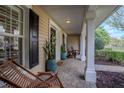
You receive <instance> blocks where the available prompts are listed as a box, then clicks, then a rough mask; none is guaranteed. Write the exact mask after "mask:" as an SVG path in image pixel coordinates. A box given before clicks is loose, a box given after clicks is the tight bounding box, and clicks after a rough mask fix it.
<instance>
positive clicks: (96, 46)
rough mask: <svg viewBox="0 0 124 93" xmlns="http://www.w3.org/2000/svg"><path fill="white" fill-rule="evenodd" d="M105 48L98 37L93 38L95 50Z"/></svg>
mask: <svg viewBox="0 0 124 93" xmlns="http://www.w3.org/2000/svg"><path fill="white" fill-rule="evenodd" d="M104 46H105V44H104V42H103V40H102V39H101V38H100V37H96V38H95V49H97V50H100V49H103V48H104Z"/></svg>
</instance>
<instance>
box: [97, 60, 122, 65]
mask: <svg viewBox="0 0 124 93" xmlns="http://www.w3.org/2000/svg"><path fill="white" fill-rule="evenodd" d="M95 64H99V65H111V66H124V63H121V62H116V61H114V62H112V61H109V60H105V59H104V60H103V59H95Z"/></svg>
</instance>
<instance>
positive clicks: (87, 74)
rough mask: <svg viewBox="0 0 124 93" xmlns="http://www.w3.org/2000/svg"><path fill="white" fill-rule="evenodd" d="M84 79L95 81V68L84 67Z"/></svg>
mask: <svg viewBox="0 0 124 93" xmlns="http://www.w3.org/2000/svg"><path fill="white" fill-rule="evenodd" d="M85 80H86V81H89V82H94V83H96V71H95V69H86V72H85Z"/></svg>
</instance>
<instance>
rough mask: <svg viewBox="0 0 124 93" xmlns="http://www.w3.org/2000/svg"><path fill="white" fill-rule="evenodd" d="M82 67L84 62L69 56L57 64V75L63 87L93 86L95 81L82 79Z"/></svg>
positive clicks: (83, 67)
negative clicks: (59, 64)
mask: <svg viewBox="0 0 124 93" xmlns="http://www.w3.org/2000/svg"><path fill="white" fill-rule="evenodd" d="M84 69H85V63H84V62H82V61H80V60H78V59H73V58H69V59H67V60H65V61H64V62H63V64H62V65H61V66H58V76H59V78H60V80H61V82H62V83H63V85H64V87H65V88H95V87H96V84H95V83H93V82H87V81H85V80H84Z"/></svg>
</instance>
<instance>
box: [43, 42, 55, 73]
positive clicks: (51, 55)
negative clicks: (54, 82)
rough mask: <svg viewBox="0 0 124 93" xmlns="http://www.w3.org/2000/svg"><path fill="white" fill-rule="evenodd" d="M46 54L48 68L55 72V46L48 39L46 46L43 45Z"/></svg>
mask: <svg viewBox="0 0 124 93" xmlns="http://www.w3.org/2000/svg"><path fill="white" fill-rule="evenodd" d="M43 49H44V51H45V54H46V70H47V71H52V72H55V71H56V69H57V64H56V62H55V46H53V45H52V43H51V42H48V41H46V45H45V47H43Z"/></svg>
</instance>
